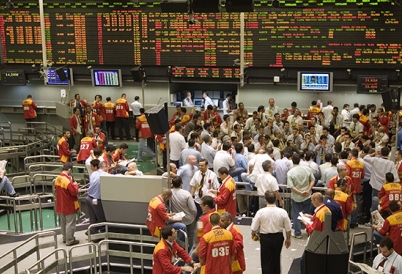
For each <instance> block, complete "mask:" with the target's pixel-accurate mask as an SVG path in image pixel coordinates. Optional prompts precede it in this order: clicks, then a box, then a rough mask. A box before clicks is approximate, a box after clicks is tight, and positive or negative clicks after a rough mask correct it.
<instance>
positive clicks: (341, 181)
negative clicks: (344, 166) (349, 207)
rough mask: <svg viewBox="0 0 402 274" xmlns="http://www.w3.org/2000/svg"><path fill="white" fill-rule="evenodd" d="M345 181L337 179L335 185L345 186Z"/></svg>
mask: <svg viewBox="0 0 402 274" xmlns="http://www.w3.org/2000/svg"><path fill="white" fill-rule="evenodd" d="M346 182H347V181H346V179H345V178H343V179H339V180H338V182H337V185H338V186H346Z"/></svg>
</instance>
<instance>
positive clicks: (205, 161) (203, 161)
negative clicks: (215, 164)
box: [198, 159, 208, 166]
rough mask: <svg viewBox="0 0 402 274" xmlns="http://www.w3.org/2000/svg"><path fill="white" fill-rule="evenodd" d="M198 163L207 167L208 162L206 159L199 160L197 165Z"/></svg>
mask: <svg viewBox="0 0 402 274" xmlns="http://www.w3.org/2000/svg"><path fill="white" fill-rule="evenodd" d="M200 163H205V165H207V166H208V161H207V159H201V160H200V161H199V162H198V164H200Z"/></svg>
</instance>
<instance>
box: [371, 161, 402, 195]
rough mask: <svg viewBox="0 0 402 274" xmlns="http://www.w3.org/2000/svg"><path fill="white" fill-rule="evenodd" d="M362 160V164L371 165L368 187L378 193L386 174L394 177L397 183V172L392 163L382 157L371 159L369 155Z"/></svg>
mask: <svg viewBox="0 0 402 274" xmlns="http://www.w3.org/2000/svg"><path fill="white" fill-rule="evenodd" d="M363 159H364V162H367V163H369V164H370V165H371V178H370V185H371V186H372V187H373V188H374V189H376V190H378V191H380V190H381V187H382V186H383V184H384V182H385V174H386V173H387V172H391V173H392V174H393V175H394V179H395V182H399V176H398V171H397V170H396V167H395V163H394V162H392V161H390V160H388V159H384V158H382V157H371V156H370V155H366V156H365V157H364V158H363Z"/></svg>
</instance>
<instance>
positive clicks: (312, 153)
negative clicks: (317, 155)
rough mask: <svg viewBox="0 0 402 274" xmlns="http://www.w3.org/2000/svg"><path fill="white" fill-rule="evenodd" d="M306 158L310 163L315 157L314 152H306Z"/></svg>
mask: <svg viewBox="0 0 402 274" xmlns="http://www.w3.org/2000/svg"><path fill="white" fill-rule="evenodd" d="M305 155H306V156H305V157H304V158H305V160H306V161H310V160H311V159H312V158H313V157H314V152H312V151H310V150H309V151H307V152H306V154H305Z"/></svg>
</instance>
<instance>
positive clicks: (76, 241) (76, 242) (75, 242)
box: [66, 240, 80, 246]
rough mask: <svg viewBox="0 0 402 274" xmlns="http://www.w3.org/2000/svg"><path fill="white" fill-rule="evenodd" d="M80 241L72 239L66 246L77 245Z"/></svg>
mask: <svg viewBox="0 0 402 274" xmlns="http://www.w3.org/2000/svg"><path fill="white" fill-rule="evenodd" d="M79 243H80V241H79V240H74V241H72V242H71V243H69V244H66V246H72V245H77V244H79Z"/></svg>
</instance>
